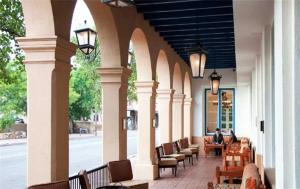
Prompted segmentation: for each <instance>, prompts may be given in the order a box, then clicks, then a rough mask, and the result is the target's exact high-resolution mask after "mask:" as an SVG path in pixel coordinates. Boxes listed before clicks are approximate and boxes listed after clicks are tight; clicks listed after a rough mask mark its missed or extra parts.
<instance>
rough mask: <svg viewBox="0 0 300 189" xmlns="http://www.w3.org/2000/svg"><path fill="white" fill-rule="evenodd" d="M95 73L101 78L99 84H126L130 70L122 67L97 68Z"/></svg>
mask: <svg viewBox="0 0 300 189" xmlns="http://www.w3.org/2000/svg"><path fill="white" fill-rule="evenodd" d="M97 73H98V74H99V75H100V76H101V83H122V82H126V83H127V79H128V77H129V75H130V73H131V70H130V69H128V68H124V67H114V68H106V67H99V68H97Z"/></svg>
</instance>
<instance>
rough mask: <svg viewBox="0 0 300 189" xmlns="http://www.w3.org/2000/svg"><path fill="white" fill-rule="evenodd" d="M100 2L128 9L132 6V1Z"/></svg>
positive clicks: (103, 0) (110, 0)
mask: <svg viewBox="0 0 300 189" xmlns="http://www.w3.org/2000/svg"><path fill="white" fill-rule="evenodd" d="M101 2H102V3H104V4H107V5H109V6H113V7H128V6H132V5H133V4H134V3H133V0H101Z"/></svg>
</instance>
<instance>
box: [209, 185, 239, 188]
mask: <svg viewBox="0 0 300 189" xmlns="http://www.w3.org/2000/svg"><path fill="white" fill-rule="evenodd" d="M240 186H241V185H240V184H216V186H215V187H214V188H218V189H228V188H236V189H237V188H240Z"/></svg>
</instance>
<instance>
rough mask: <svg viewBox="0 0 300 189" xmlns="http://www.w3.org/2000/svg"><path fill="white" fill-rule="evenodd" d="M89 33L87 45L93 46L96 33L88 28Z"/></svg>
mask: <svg viewBox="0 0 300 189" xmlns="http://www.w3.org/2000/svg"><path fill="white" fill-rule="evenodd" d="M89 34H90V36H89V38H90V41H89V45H91V46H94V47H95V46H96V38H97V33H96V32H94V31H93V30H90V31H89Z"/></svg>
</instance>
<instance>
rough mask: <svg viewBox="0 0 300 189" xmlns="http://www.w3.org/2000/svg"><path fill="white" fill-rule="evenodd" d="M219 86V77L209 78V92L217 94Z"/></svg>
mask: <svg viewBox="0 0 300 189" xmlns="http://www.w3.org/2000/svg"><path fill="white" fill-rule="evenodd" d="M219 86H220V79H214V80H211V92H212V94H214V95H217V94H218V91H219Z"/></svg>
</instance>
